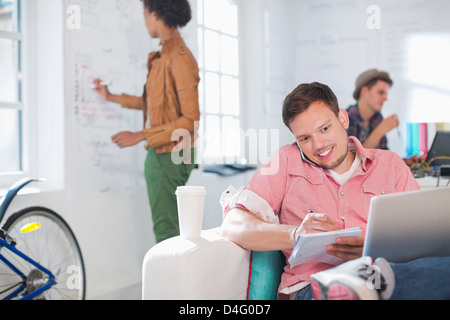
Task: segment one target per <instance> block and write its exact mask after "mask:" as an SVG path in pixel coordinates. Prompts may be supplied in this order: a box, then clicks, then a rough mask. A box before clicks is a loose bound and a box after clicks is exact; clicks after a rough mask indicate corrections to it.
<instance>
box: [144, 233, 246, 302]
mask: <svg viewBox="0 0 450 320" xmlns="http://www.w3.org/2000/svg"><path fill="white" fill-rule="evenodd" d="M217 231H218V230H217V229H210V230H205V231H203V232H202V235H201V238H198V239H184V238H182V237H174V238H171V239H168V240H166V241H163V242H161V243H159V244H157V245H155V246H154V247H153V248H151V249H150V250H149V251H148V252H147V254H146V255H145V258H144V262H143V269H142V298H143V299H144V300H171V299H172V300H245V299H246V297H247V288H248V280H249V279H248V278H249V266H250V252H249V251H247V250H244V249H242V248H241V247H239V246H238V245H236V244H235V243H233V242H231V241H229V240H227V239H225V238H223V237H220V236H219V235H218V232H217Z"/></svg>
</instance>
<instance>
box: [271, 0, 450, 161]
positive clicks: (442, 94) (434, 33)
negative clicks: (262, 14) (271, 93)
mask: <svg viewBox="0 0 450 320" xmlns="http://www.w3.org/2000/svg"><path fill="white" fill-rule="evenodd" d="M375 3H376V5H377V6H378V7H379V9H380V17H381V25H380V28H379V29H370V28H368V27H367V21H368V19H369V17H370V16H371V13H368V11H367V9H368V7H369V6H370V5H373V4H374V2H373V1H370V0H322V1H317V0H292V1H290V10H289V11H290V16H289V17H288V16H286V18H285V21H293V28H292V29H293V33H294V35H293V40H292V42H293V43H294V46H295V48H294V49H292V50H293V51H294V54H293V55H294V57H293V58H292V59H289V60H288V61H289V62H290V63H291V64H292V65H293V67H292V68H291V70H292V71H291V72H293V79H294V84H293V86H296V85H298V84H300V83H305V82H313V81H319V82H323V83H325V84H328V85H329V86H330V87H331V88H332V89H333V91H334V92H335V93H336V95H337V96H338V99H339V102H340V106H341V108H345V109H346V108H347V107H348V106H349V105H351V104H354V103H355V101H354V99H353V90H354V87H355V80H356V78H357V77H358V75H359V74H360V73H361V72H363V71H365V70H368V69H370V68H378V69H381V70H385V71H388V72H389V73H390V75H391V77H392V78H393V80H394V86H393V87H392V88H391V90H390V92H389V96H388V99H389V100H388V101H387V102H386V103H385V105H384V107H383V110H382V113H383V114H384V115H385V116H389V115H391V114H393V113H397V114H398V115H399V117H400V120H401V122H402V126H401V129H404V127H403V126H404V125H405V124H406V122H450V82H449V81H448V74H450V62H449V57H450V19H448V13H449V12H450V1H448V0H379V1H376V2H375ZM277 20H278V21H279V22H280V23H282V19H281V18H279V19H277ZM284 23H285V24H286V22H284ZM276 28H278V29H280V27H279V26H277V27H272V28H271V29H270V30H269V32H276V31H277V30H276ZM285 29H286V28H285ZM288 30H290V29H288ZM283 32H284V33H285V32H286V30H284V31H283ZM278 34H279V36H281V35H282V34H281V33H280V32H278ZM283 48H284V49H285V53H284V55H285V58H289V56H288V53H287V52H290V51H291V48H290V47H289V46H286V45H285V46H284V47H283ZM271 63H272V68H273V67H274V66H275V67H276V65H277V64H278V65H279V62H277V61H276V60H273V61H271ZM288 76H289V74H288ZM270 78H273V79H274V80H276V79H277V75H276V74H273V75H271V74H270V73H269V79H270ZM292 89H293V87H291V88H289V90H288V92H290V91H291V90H292ZM278 105H280V104H278ZM278 112H279V113H281V110H280V109H278ZM404 135H405V132H404V131H403V132H401V133H400V135H399V134H398V133H397V132H395V131H391V132H390V133H389V134H388V139H389V146H390V149H391V150H393V151H395V152H397V153H398V154H400V155H403V154H404V153H405V150H404V149H405V146H404V145H403V141H404V140H405V139H404Z"/></svg>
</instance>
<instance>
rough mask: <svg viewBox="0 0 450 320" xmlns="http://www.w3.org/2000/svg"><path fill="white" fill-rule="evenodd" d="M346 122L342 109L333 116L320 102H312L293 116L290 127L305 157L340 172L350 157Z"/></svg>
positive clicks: (347, 166) (348, 165)
mask: <svg viewBox="0 0 450 320" xmlns="http://www.w3.org/2000/svg"><path fill="white" fill-rule="evenodd" d="M348 124H349V120H348V115H347V112H346V111H345V110H342V109H341V110H339V114H338V116H337V117H336V115H335V114H334V113H333V111H332V110H331V109H330V108H329V107H328V106H327V105H326V104H325V103H324V102H322V101H316V102H313V103H312V104H311V105H310V106H309V108H308V109H306V110H305V111H303V112H302V113H300V114H298V115H297V116H296V117H295V118H294V121H292V122H291V124H290V128H291V131H292V132H293V134H294V135H295V138H296V139H297V142H298V144H299V146H300V148H301V149H302V151H303V153H304V155H305V156H306V157H308V159H309V160H311V161H312V162H314V163H316V164H317V165H319V166H320V167H322V168H324V169H331V170H334V171H336V172H337V173H339V174H342V173H344V172H346V171H348V170H349V168H350V166H351V164H352V162H353V159H354V158H353V157H352V156H351V155H350V153H349V151H348V135H347V131H346V129H347V128H348Z"/></svg>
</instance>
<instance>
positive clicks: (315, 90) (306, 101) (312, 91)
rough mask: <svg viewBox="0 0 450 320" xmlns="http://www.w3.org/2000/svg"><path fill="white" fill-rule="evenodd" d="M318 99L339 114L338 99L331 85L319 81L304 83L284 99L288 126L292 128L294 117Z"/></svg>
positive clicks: (285, 117) (285, 121)
mask: <svg viewBox="0 0 450 320" xmlns="http://www.w3.org/2000/svg"><path fill="white" fill-rule="evenodd" d="M317 101H321V102H323V103H325V104H326V105H327V106H328V107H329V108H330V109H331V111H333V113H334V114H335V115H336V117H337V116H338V115H339V103H338V99H337V97H336V95H335V94H334V93H333V91H332V90H331V89H330V87H328V86H327V85H325V84H322V83H319V82H313V83H309V84H308V83H304V84H301V85H299V86H298V87H297V88H295V89H294V91H292V92H291V93H290V94H289V95H288V96H287V97H286V99H284V103H283V122H284V124H285V125H286V127H288V128H289V130H291V123H292V121H294V118H295V117H296V116H297V115H299V114H300V113H302V112H303V111H305V110H306V109H308V108H309V106H310V105H311V104H312V103H313V102H317Z"/></svg>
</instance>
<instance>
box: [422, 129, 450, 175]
mask: <svg viewBox="0 0 450 320" xmlns="http://www.w3.org/2000/svg"><path fill="white" fill-rule="evenodd" d="M442 156H445V157H450V131H438V132H436V135H435V137H434V140H433V144H432V145H431V148H430V150H429V151H428V156H427V160H426V162H430V161H431V160H432V159H433V158H436V157H442ZM443 164H450V159H438V160H435V161H433V162H432V163H431V164H430V165H431V166H434V167H440V166H442V165H443Z"/></svg>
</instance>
